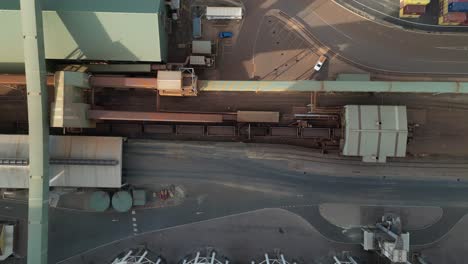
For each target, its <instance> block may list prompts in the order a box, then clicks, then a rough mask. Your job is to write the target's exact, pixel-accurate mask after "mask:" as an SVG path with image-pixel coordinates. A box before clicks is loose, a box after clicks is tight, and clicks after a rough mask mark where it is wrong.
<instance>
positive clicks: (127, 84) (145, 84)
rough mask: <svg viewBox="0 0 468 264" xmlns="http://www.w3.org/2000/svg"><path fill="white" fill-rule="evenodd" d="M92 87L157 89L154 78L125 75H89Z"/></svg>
mask: <svg viewBox="0 0 468 264" xmlns="http://www.w3.org/2000/svg"><path fill="white" fill-rule="evenodd" d="M89 83H90V85H91V86H92V87H109V88H137V89H157V87H158V85H157V79H156V78H142V77H138V78H137V77H125V76H91V77H90V78H89Z"/></svg>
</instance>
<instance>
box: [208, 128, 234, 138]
mask: <svg viewBox="0 0 468 264" xmlns="http://www.w3.org/2000/svg"><path fill="white" fill-rule="evenodd" d="M207 135H208V136H235V135H236V127H235V126H208V127H207Z"/></svg>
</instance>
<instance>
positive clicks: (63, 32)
mask: <svg viewBox="0 0 468 264" xmlns="http://www.w3.org/2000/svg"><path fill="white" fill-rule="evenodd" d="M13 7H17V6H16V4H15V3H12V2H11V0H8V1H7V2H5V3H3V0H2V1H0V32H2V36H4V38H3V41H2V45H0V70H1V71H2V72H15V71H17V70H18V68H19V69H21V68H22V67H21V66H22V63H23V62H24V57H23V45H21V43H22V33H21V32H22V30H21V17H20V11H19V10H18V9H17V8H13ZM45 7H46V11H43V20H44V44H45V55H46V59H70V60H75V59H82V60H105V61H148V62H159V61H164V60H166V57H167V35H166V32H165V28H164V27H165V26H164V23H165V22H164V19H165V14H163V13H164V12H165V7H164V1H161V0H135V1H128V0H100V1H92V0H85V1H59V0H47V1H46V5H45ZM56 10H57V11H56ZM18 44H20V45H18Z"/></svg>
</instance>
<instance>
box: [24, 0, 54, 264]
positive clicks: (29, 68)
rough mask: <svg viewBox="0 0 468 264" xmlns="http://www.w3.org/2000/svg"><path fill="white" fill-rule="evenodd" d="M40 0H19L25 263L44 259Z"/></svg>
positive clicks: (45, 133) (45, 138) (45, 141)
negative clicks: (25, 142) (25, 139)
mask: <svg viewBox="0 0 468 264" xmlns="http://www.w3.org/2000/svg"><path fill="white" fill-rule="evenodd" d="M41 2H42V0H21V23H22V26H23V41H24V61H25V67H26V85H27V94H28V120H29V169H30V175H29V214H28V218H29V221H28V256H27V258H28V264H29V263H31V264H32V263H41V264H46V263H47V242H48V233H47V232H48V210H49V206H48V197H49V162H48V161H49V125H48V119H47V108H48V107H47V86H46V79H45V77H46V75H45V74H46V72H45V58H44V35H43V27H42V8H41Z"/></svg>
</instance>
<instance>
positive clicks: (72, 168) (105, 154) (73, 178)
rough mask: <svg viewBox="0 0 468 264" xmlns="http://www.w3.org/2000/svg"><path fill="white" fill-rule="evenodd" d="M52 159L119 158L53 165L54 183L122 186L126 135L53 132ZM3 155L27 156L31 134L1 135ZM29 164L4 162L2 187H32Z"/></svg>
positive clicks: (0, 174)
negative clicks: (107, 162)
mask: <svg viewBox="0 0 468 264" xmlns="http://www.w3.org/2000/svg"><path fill="white" fill-rule="evenodd" d="M49 153H50V158H51V159H91V160H93V159H99V160H115V161H117V162H118V163H117V165H112V166H102V165H56V164H51V165H50V186H71V187H102V188H118V187H120V186H121V183H122V182H121V181H122V138H120V137H77V136H50V140H49ZM0 158H2V159H19V160H27V159H28V158H29V147H28V136H27V135H0ZM28 177H29V166H10V165H0V187H1V188H28Z"/></svg>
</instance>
